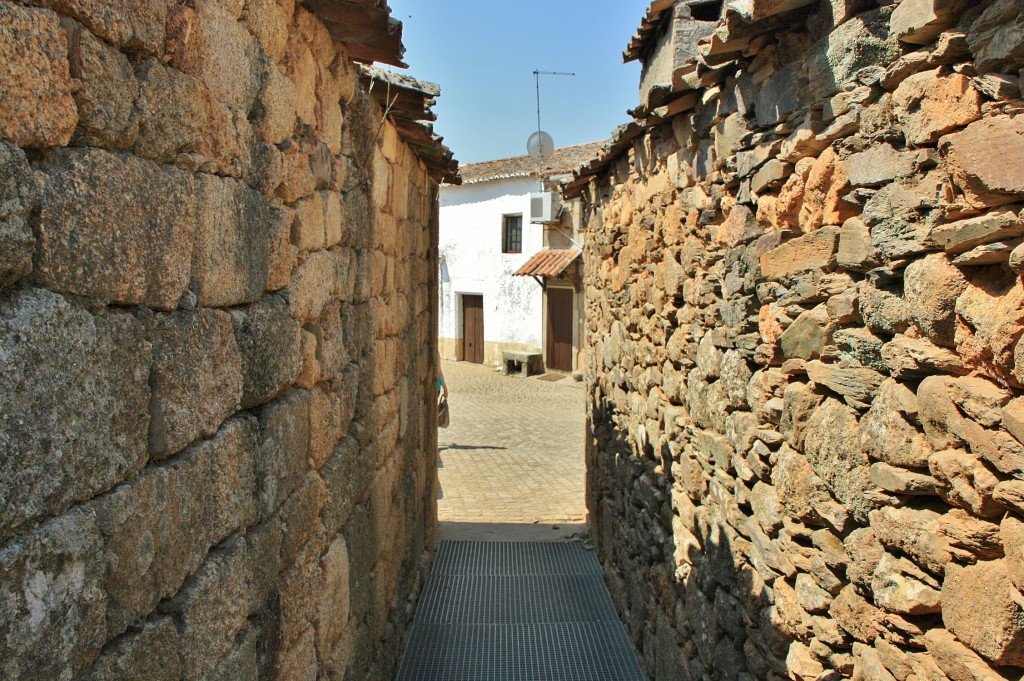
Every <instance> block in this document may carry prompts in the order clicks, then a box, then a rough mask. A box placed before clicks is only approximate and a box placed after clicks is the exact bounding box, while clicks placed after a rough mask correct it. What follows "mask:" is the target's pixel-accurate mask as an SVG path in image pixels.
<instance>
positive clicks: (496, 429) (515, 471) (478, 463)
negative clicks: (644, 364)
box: [437, 361, 586, 527]
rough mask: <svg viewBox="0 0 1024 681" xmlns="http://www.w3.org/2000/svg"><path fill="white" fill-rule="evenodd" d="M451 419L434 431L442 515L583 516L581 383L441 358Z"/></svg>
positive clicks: (575, 520)
mask: <svg viewBox="0 0 1024 681" xmlns="http://www.w3.org/2000/svg"><path fill="white" fill-rule="evenodd" d="M442 367H443V371H444V373H445V379H446V381H447V382H448V389H449V393H450V395H449V399H450V403H451V425H450V426H449V427H448V428H446V429H441V430H440V431H439V432H438V449H439V450H440V454H439V459H440V461H439V464H438V466H439V468H438V477H439V479H440V482H441V497H440V498H439V499H438V504H437V505H438V518H439V520H440V521H441V523H442V527H444V525H445V524H450V523H508V524H551V523H556V524H557V523H571V524H579V523H582V522H583V521H584V520H585V517H586V509H585V503H584V476H585V465H584V459H583V437H584V425H585V413H584V390H583V384H582V383H578V382H576V381H573V380H572V379H571V378H568V377H566V378H562V379H561V380H558V381H545V380H541V379H540V378H537V377H530V378H520V377H517V376H505V375H503V374H501V373H498V372H496V371H494V369H493V368H490V367H486V366H483V365H479V364H471V363H468V362H448V361H445V362H442Z"/></svg>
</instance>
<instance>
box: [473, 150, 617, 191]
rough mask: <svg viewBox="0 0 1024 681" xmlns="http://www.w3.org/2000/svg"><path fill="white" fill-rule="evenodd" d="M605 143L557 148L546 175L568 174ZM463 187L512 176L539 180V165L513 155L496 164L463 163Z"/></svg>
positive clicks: (544, 169) (523, 157) (546, 166)
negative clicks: (537, 178)
mask: <svg viewBox="0 0 1024 681" xmlns="http://www.w3.org/2000/svg"><path fill="white" fill-rule="evenodd" d="M603 144H604V142H588V143H587V144H578V145H576V146H573V147H562V148H561V149H556V150H555V153H554V155H553V156H552V157H551V158H550V159H549V160H548V162H547V163H545V164H544V166H543V168H542V170H543V173H544V175H546V176H550V175H563V174H564V175H568V174H570V173H572V172H573V171H574V170H576V168H578V167H579V165H580V164H581V163H583V162H584V161H589V160H590V159H592V158H593V157H594V156H596V155H597V153H598V152H599V151H600V150H601V146H602V145H603ZM459 174H460V175H461V176H462V182H463V184H475V183H477V182H491V181H493V180H507V179H510V178H513V177H537V176H538V175H537V162H536V161H534V160H533V159H532V158H530V157H529V156H513V157H512V158H500V159H498V160H496V161H484V162H483V163H469V164H464V165H462V166H461V168H460V169H459Z"/></svg>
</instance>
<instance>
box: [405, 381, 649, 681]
mask: <svg viewBox="0 0 1024 681" xmlns="http://www.w3.org/2000/svg"><path fill="white" fill-rule="evenodd" d="M442 365H443V370H444V372H445V376H446V379H447V382H448V386H449V389H450V402H451V410H452V416H451V425H450V427H449V428H447V429H445V430H441V431H440V434H439V437H438V442H439V446H438V449H439V457H438V477H439V480H440V483H441V495H440V499H439V500H438V519H439V520H440V521H441V542H440V545H439V547H438V550H437V554H436V557H435V559H434V565H433V567H432V569H431V573H430V575H429V577H428V579H427V583H426V585H425V587H424V590H423V594H422V596H421V598H420V603H419V606H418V608H417V611H416V616H415V619H414V620H413V625H412V629H411V630H410V633H409V636H408V640H407V643H406V650H405V653H404V655H403V658H402V662H401V666H400V668H399V672H398V677H397V679H398V681H412V680H414V679H415V680H416V681H432V680H437V681H440V680H442V679H443V680H444V681H459V680H465V681H487V680H489V679H494V680H495V681H498V680H501V681H505V680H511V679H515V680H519V681H556V680H557V681H570V680H571V681H577V680H578V681H584V680H588V681H605V680H611V679H615V680H616V681H618V680H626V681H632V680H634V679H635V680H637V681H641V680H642V679H643V678H644V676H643V674H642V672H641V671H640V667H639V665H638V664H637V661H636V656H635V654H634V652H633V647H632V645H631V644H630V642H629V639H628V638H627V637H626V635H625V630H624V629H623V626H622V623H621V622H620V621H619V618H618V615H617V614H616V612H615V608H614V606H613V605H612V601H611V598H610V597H609V594H608V590H607V588H606V586H605V583H604V579H603V576H602V572H601V566H600V564H599V563H598V561H597V558H596V557H595V556H594V554H593V552H592V550H590V544H589V542H588V541H587V532H586V525H585V522H584V521H585V519H586V516H585V514H586V511H585V505H584V474H585V468H584V463H583V431H584V401H583V395H584V391H583V389H582V383H578V382H575V381H573V380H572V379H571V378H561V379H557V380H551V381H548V380H544V379H543V378H538V377H532V378H529V379H524V378H518V377H509V376H504V375H502V374H500V373H497V372H495V371H494V370H492V369H490V368H489V367H485V366H482V365H477V364H471V363H467V362H443V363H442ZM548 376H549V377H550V378H552V379H556V377H557V375H548Z"/></svg>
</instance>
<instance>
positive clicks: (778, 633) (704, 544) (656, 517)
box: [587, 401, 838, 681]
mask: <svg viewBox="0 0 1024 681" xmlns="http://www.w3.org/2000/svg"><path fill="white" fill-rule="evenodd" d="M598 404H599V405H600V402H599V401H598ZM590 409H591V410H592V419H593V420H592V421H591V423H595V424H597V427H596V429H595V430H593V431H592V432H591V433H588V440H587V442H588V447H587V457H588V495H589V496H590V499H589V502H590V513H591V527H592V528H593V529H594V532H595V534H594V543H595V548H596V550H597V553H598V556H599V558H600V560H601V562H602V564H603V565H604V568H605V575H606V580H607V581H608V586H609V589H610V590H611V592H612V599H613V601H615V603H616V604H617V605H618V606H619V607H620V609H621V610H620V615H621V617H622V620H623V622H624V623H625V625H626V628H627V631H628V632H629V634H630V637H631V638H632V639H633V641H634V642H636V643H637V645H638V648H639V650H638V653H639V655H640V657H641V659H642V661H643V665H644V668H645V669H646V670H647V671H648V673H649V674H651V675H652V677H653V678H655V679H657V680H658V681H670V680H674V679H679V680H680V681H684V680H685V681H689V680H690V679H701V678H709V677H710V678H716V679H743V678H748V679H750V678H754V679H767V678H772V675H773V673H774V674H775V675H778V677H781V678H786V677H787V667H786V656H787V654H788V652H789V648H790V643H791V642H792V641H793V637H792V636H791V635H790V634H788V633H787V631H786V625H785V623H784V621H783V618H784V615H783V614H782V613H781V611H780V608H782V607H784V604H781V603H772V597H771V595H770V593H769V591H768V589H767V587H766V585H765V581H764V578H763V577H762V575H761V574H760V573H759V572H758V570H757V569H756V568H755V567H754V566H752V565H750V564H749V563H748V562H747V559H746V557H745V556H744V554H745V553H746V554H749V553H750V552H751V544H752V541H751V538H748V537H745V536H743V535H741V534H739V533H738V532H737V531H736V530H734V529H733V528H732V527H731V525H730V523H729V521H728V520H727V519H726V515H729V514H732V515H733V522H737V521H738V522H739V524H741V525H742V524H745V523H749V522H754V521H753V519H752V518H745V519H744V520H740V518H743V517H744V515H745V514H743V513H742V512H741V511H740V509H739V508H738V507H737V506H736V505H735V503H734V502H733V500H732V497H731V495H730V494H728V493H725V492H724V491H723V492H722V493H716V490H715V485H716V483H715V481H714V480H713V479H711V480H705V479H704V478H703V477H702V476H701V474H700V473H699V472H693V473H692V474H693V475H695V476H696V478H697V480H699V482H698V483H697V485H696V486H695V487H694V488H693V491H694V493H695V494H694V496H696V499H693V498H691V496H689V495H688V494H687V493H686V491H684V489H683V487H684V485H683V484H682V481H680V480H676V479H673V476H672V473H671V471H672V470H673V466H672V457H671V454H670V453H669V452H668V446H667V445H665V447H664V449H665V451H663V452H661V453H660V456H659V457H658V458H657V459H656V458H655V457H654V456H653V449H651V448H648V449H649V450H650V451H649V455H648V456H646V457H644V458H643V459H641V458H638V457H637V456H636V455H635V453H634V452H633V450H632V447H631V446H630V444H629V438H628V435H627V434H626V433H624V432H623V431H622V430H621V429H620V428H619V427H618V426H617V425H616V424H615V423H614V421H613V419H612V418H609V417H611V414H609V413H607V412H605V411H604V408H603V407H601V406H598V407H597V408H595V407H594V403H593V402H592V403H591V405H590ZM595 452H602V453H603V458H604V466H605V468H604V470H603V471H602V469H601V468H599V466H598V465H596V464H597V462H596V461H593V460H592V459H593V457H594V456H595ZM659 459H660V460H659ZM675 468H676V471H677V473H680V472H681V471H680V467H679V466H678V465H677V466H676V467H675ZM691 482H692V481H691ZM701 488H704V489H707V490H708V492H707V493H708V494H709V496H708V497H706V498H705V499H704V503H703V505H699V506H698V505H696V504H697V503H699V502H700V496H699V495H700V494H701ZM612 489H614V490H618V492H617V493H616V494H610V493H608V491H609V490H612ZM662 490H671V496H668V495H666V494H664V493H663V492H662ZM712 500H714V501H715V502H717V503H711V502H712ZM751 534H753V535H755V538H754V541H756V540H757V538H756V535H758V534H761V535H762V536H763V533H761V532H757V531H754V532H751ZM765 540H766V542H765V544H766V546H765V548H766V549H767V548H768V547H767V537H765ZM670 551H671V553H670ZM768 572H769V573H770V570H768ZM837 678H838V677H837Z"/></svg>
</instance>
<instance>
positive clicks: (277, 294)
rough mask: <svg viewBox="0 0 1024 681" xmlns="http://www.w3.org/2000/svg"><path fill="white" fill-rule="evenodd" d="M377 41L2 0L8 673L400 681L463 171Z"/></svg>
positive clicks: (253, 17)
mask: <svg viewBox="0 0 1024 681" xmlns="http://www.w3.org/2000/svg"><path fill="white" fill-rule="evenodd" d="M322 10H323V8H320V9H319V10H318V11H322ZM346 49H347V48H346V47H345V46H344V45H343V44H342V43H340V42H335V41H334V40H333V38H332V36H331V34H330V32H329V31H328V29H327V27H326V25H325V24H324V23H323V21H322V20H321V18H320V17H319V16H317V15H316V14H314V13H313V11H312V10H310V9H308V8H307V6H305V5H302V4H299V3H295V2H292V1H291V0H196V1H195V2H187V3H186V2H176V1H174V0H138V1H133V2H122V1H121V0H19V1H18V2H10V1H7V0H0V366H2V367H3V370H0V677H3V678H4V679H8V678H10V679H24V680H25V681H35V680H40V681H41V680H43V679H67V680H68V681H70V680H72V679H82V680H84V681H115V680H116V681H121V680H123V679H135V678H137V679H147V680H150V681H182V680H183V679H210V680H211V681H229V680H230V681H236V680H237V681H241V680H243V679H244V680H245V681H250V680H253V679H284V678H311V679H316V678H323V679H327V678H331V679H346V678H347V679H367V680H371V679H372V680H375V681H376V680H379V681H383V680H384V679H391V678H393V677H394V672H395V666H396V664H397V660H398V655H399V652H400V651H399V644H400V642H401V640H402V632H403V630H404V629H405V627H406V626H407V625H408V622H409V620H410V618H411V614H412V612H413V610H412V603H413V600H414V598H415V596H416V595H417V593H416V592H417V591H418V589H419V588H420V584H421V581H422V580H421V576H422V575H421V573H422V570H423V568H424V567H425V566H426V561H425V557H426V555H427V552H428V551H429V550H430V549H431V547H432V544H433V541H434V525H435V515H436V514H435V511H434V509H435V503H436V501H435V500H436V498H437V490H436V484H435V480H436V477H435V476H434V472H433V469H434V465H435V464H434V454H435V452H436V444H437V443H436V430H435V428H434V420H433V418H434V412H433V410H432V405H433V404H434V401H433V396H434V390H435V388H434V384H433V380H432V379H433V376H434V375H435V372H436V369H435V367H434V361H435V360H434V354H433V352H432V351H430V352H424V349H427V350H429V349H430V348H432V347H433V343H434V342H435V339H434V330H435V329H436V303H435V302H434V301H435V300H436V290H435V286H436V285H435V276H436V275H435V270H436V263H434V261H433V260H432V259H431V253H432V251H431V249H432V248H436V238H437V237H436V234H437V231H436V230H437V224H436V220H437V214H436V210H434V209H433V208H432V205H433V203H434V202H436V192H437V182H438V178H439V176H440V174H441V173H439V172H438V171H437V170H436V169H435V170H432V171H428V170H427V169H426V167H425V165H424V163H423V162H422V161H421V158H420V157H419V156H417V154H418V153H421V152H422V148H417V150H413V149H411V148H410V147H408V146H407V144H408V142H407V140H408V136H407V134H406V133H405V132H400V131H399V130H398V129H397V128H396V127H395V126H394V124H393V122H392V121H391V116H392V115H393V113H386V112H385V111H383V110H382V108H381V107H380V106H379V105H378V104H377V103H376V100H375V99H374V97H372V96H371V95H370V94H369V93H368V92H367V86H366V85H365V84H364V83H363V81H362V80H361V78H360V75H359V70H358V69H359V67H358V66H357V65H355V64H354V63H353V62H352V61H351V60H350V57H349V55H348V54H347V52H346ZM300 121H301V124H300ZM371 197H377V201H378V204H379V205H377V206H376V210H372V211H371V210H370V205H371V203H370V201H371Z"/></svg>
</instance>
